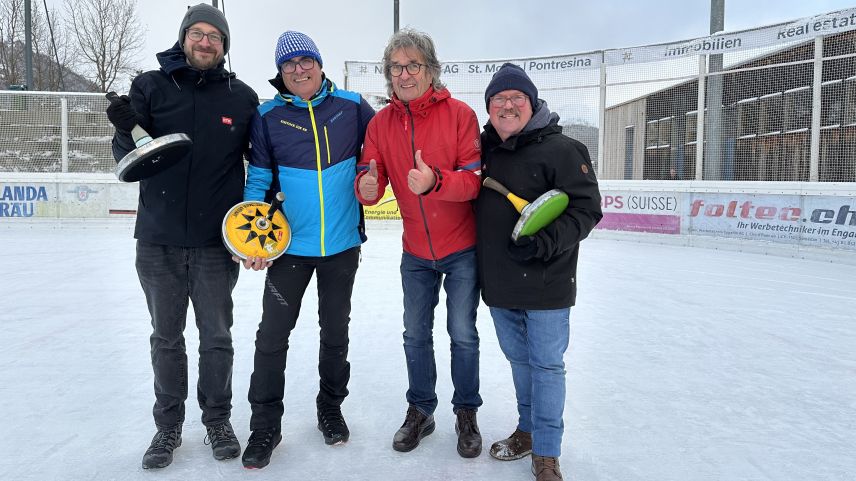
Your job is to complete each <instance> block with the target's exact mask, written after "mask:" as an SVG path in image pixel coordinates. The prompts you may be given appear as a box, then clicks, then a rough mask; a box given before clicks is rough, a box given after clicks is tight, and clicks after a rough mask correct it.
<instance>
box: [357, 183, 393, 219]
mask: <svg viewBox="0 0 856 481" xmlns="http://www.w3.org/2000/svg"><path fill="white" fill-rule="evenodd" d="M363 211H364V212H365V214H366V219H374V220H393V219H401V214H400V213H399V212H398V201H397V200H395V195H393V193H392V189H391V188H390V187H387V188H386V192H384V193H383V197H381V199H380V202H378V203H377V204H375V205H371V206H364V207H363Z"/></svg>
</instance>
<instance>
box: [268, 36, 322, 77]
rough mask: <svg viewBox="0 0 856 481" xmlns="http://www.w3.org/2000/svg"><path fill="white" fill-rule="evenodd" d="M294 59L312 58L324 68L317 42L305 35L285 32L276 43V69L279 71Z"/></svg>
mask: <svg viewBox="0 0 856 481" xmlns="http://www.w3.org/2000/svg"><path fill="white" fill-rule="evenodd" d="M294 57H312V58H314V59H315V61H316V62H318V65H319V66H323V62H322V61H321V53H320V52H318V47H316V46H315V42H313V41H312V39H311V38H309V36H308V35H306V34H305V33H300V32H295V31H292V30H288V31H286V32H283V34H282V35H280V36H279V40H277V42H276V51H274V54H273V58H274V61H275V62H276V69H277V70H279V68H280V67H281V66H282V64H283V63H285V62H286V61H288V60H291V59H293V58H294Z"/></svg>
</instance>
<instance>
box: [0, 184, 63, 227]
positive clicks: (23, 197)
mask: <svg viewBox="0 0 856 481" xmlns="http://www.w3.org/2000/svg"><path fill="white" fill-rule="evenodd" d="M56 209H57V193H56V184H42V183H33V184H26V183H21V184H17V183H16V184H11V183H9V184H7V183H0V219H5V218H10V217H56V212H57V210H56Z"/></svg>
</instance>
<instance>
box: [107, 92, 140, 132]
mask: <svg viewBox="0 0 856 481" xmlns="http://www.w3.org/2000/svg"><path fill="white" fill-rule="evenodd" d="M107 119H108V120H110V123H111V124H113V125H114V126H115V127H116V129H117V130H122V131H124V132H130V131H131V129H133V128H134V126H135V125H137V124H139V123H140V122H139V114H137V111H136V110H134V107H132V106H131V97H128V96H127V95H122V96H121V97H114V98H113V99H112V100H110V105H109V106H108V107H107Z"/></svg>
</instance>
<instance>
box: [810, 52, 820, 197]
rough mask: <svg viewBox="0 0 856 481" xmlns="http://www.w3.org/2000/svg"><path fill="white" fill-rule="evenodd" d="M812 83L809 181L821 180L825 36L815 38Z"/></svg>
mask: <svg viewBox="0 0 856 481" xmlns="http://www.w3.org/2000/svg"><path fill="white" fill-rule="evenodd" d="M811 82H812V84H811V144H810V146H809V167H808V180H809V182H817V181H818V180H819V175H818V172H819V166H820V120H821V119H820V114H821V107H822V99H823V97H822V96H821V93H822V90H823V37H815V39H814V78H812V81H811Z"/></svg>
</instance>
